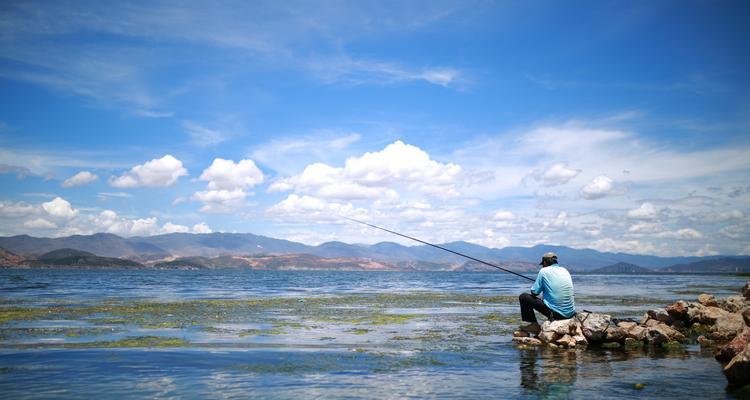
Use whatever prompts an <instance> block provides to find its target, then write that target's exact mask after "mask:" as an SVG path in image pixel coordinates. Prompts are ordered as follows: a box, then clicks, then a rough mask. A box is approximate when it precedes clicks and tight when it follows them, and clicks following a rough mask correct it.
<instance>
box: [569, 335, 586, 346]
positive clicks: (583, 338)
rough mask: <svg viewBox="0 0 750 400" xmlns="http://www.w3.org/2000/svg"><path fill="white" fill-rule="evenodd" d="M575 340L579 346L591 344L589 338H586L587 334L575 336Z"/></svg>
mask: <svg viewBox="0 0 750 400" xmlns="http://www.w3.org/2000/svg"><path fill="white" fill-rule="evenodd" d="M573 340H575V342H576V345H577V346H585V345H587V344H589V342H588V340H586V336H583V333H581V334H578V335H575V336H573Z"/></svg>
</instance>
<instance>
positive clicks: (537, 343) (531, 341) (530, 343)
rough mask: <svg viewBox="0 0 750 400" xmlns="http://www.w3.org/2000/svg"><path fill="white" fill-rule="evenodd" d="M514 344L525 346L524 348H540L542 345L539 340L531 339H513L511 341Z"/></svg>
mask: <svg viewBox="0 0 750 400" xmlns="http://www.w3.org/2000/svg"><path fill="white" fill-rule="evenodd" d="M512 340H513V341H514V342H515V343H516V344H521V345H526V346H541V345H543V344H544V343H542V341H541V340H539V339H537V338H533V337H514V338H513V339H512Z"/></svg>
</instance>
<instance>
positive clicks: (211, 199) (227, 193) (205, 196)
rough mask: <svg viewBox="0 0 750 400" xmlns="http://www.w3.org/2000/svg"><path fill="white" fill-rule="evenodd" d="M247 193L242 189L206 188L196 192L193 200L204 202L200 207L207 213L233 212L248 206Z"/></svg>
mask: <svg viewBox="0 0 750 400" xmlns="http://www.w3.org/2000/svg"><path fill="white" fill-rule="evenodd" d="M245 197H247V193H246V192H245V191H244V190H242V189H234V190H204V191H200V192H195V193H194V194H193V197H192V198H193V200H197V201H200V202H202V203H203V206H202V207H201V208H200V211H201V212H205V213H231V212H234V211H237V210H239V209H241V208H243V207H245V206H246V203H245Z"/></svg>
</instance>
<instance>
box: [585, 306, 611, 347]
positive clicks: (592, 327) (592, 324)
mask: <svg viewBox="0 0 750 400" xmlns="http://www.w3.org/2000/svg"><path fill="white" fill-rule="evenodd" d="M581 321H583V322H582V324H581V328H582V331H583V336H585V337H586V340H587V341H588V342H589V343H597V342H601V341H602V340H604V338H605V336H606V334H607V328H608V327H609V325H610V324H611V323H612V317H611V316H610V315H607V314H597V313H584V314H583V315H582V317H581Z"/></svg>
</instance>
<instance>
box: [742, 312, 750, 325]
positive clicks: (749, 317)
mask: <svg viewBox="0 0 750 400" xmlns="http://www.w3.org/2000/svg"><path fill="white" fill-rule="evenodd" d="M742 319H744V320H745V325H747V326H750V308H748V309H746V310H745V311H743V312H742Z"/></svg>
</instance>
